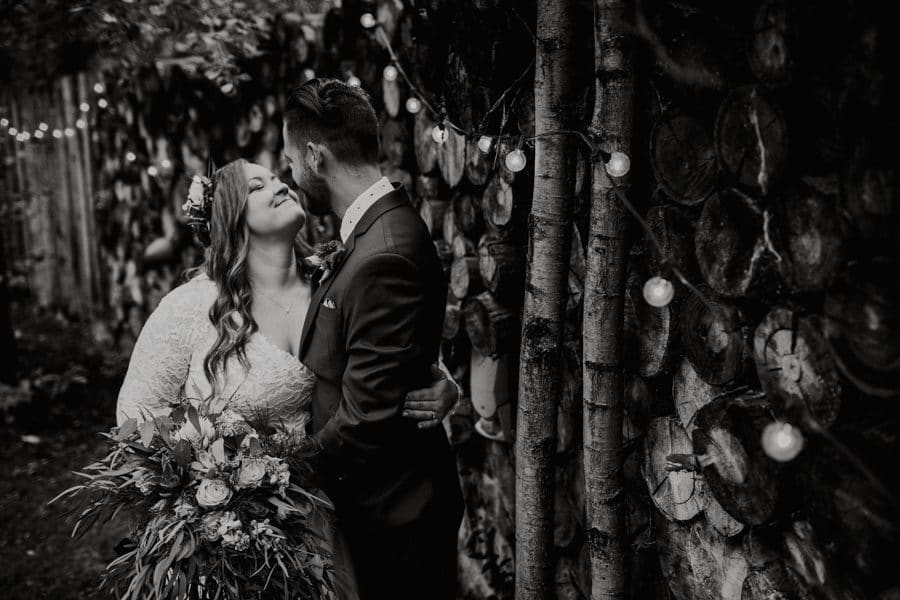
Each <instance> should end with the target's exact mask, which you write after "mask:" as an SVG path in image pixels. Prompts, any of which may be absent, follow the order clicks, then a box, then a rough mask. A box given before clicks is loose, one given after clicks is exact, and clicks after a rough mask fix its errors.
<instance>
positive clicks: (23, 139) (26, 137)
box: [19, 131, 31, 142]
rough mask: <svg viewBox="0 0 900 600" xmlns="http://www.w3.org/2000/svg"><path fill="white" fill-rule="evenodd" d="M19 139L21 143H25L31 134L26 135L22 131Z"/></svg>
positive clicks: (26, 133) (25, 132)
mask: <svg viewBox="0 0 900 600" xmlns="http://www.w3.org/2000/svg"><path fill="white" fill-rule="evenodd" d="M19 137H20V138H22V141H23V142H27V141H28V140H30V139H31V134H30V133H28V132H27V131H23V132H22V133H20V134H19Z"/></svg>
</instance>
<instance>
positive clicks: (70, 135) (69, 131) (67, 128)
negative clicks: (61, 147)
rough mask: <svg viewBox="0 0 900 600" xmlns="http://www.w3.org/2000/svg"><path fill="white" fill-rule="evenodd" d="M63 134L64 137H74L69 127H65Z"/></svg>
mask: <svg viewBox="0 0 900 600" xmlns="http://www.w3.org/2000/svg"><path fill="white" fill-rule="evenodd" d="M63 133H65V134H66V137H72V136H73V135H75V130H74V129H72V128H71V127H66V130H65V131H64V132H63Z"/></svg>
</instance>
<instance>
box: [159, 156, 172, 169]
mask: <svg viewBox="0 0 900 600" xmlns="http://www.w3.org/2000/svg"><path fill="white" fill-rule="evenodd" d="M159 166H161V167H162V168H163V169H171V168H172V161H171V160H169V159H168V158H164V159H162V161H160V163H159Z"/></svg>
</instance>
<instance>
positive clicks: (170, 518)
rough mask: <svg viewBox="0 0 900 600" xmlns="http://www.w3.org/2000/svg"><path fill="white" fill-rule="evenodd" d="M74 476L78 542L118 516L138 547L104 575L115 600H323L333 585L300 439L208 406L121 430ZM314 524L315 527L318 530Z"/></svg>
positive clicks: (257, 419)
mask: <svg viewBox="0 0 900 600" xmlns="http://www.w3.org/2000/svg"><path fill="white" fill-rule="evenodd" d="M102 435H103V436H104V438H105V439H106V441H107V444H108V446H109V452H108V453H107V454H106V456H104V457H103V458H102V459H101V460H100V461H98V462H95V463H93V464H91V465H89V466H87V467H86V468H85V469H84V470H83V472H81V473H78V475H80V476H81V477H83V478H85V480H86V481H85V483H83V484H81V485H78V486H75V487H73V488H70V489H68V490H66V491H64V492H63V493H62V494H60V495H59V496H57V498H55V499H54V500H53V502H56V501H57V500H60V499H63V498H65V499H67V501H69V502H72V503H73V504H72V506H71V508H70V511H69V513H70V514H75V515H77V517H76V523H75V528H74V530H73V533H72V535H73V537H76V538H78V537H80V536H81V535H83V534H84V533H85V532H86V531H87V530H88V529H90V528H91V527H93V526H95V525H97V524H100V523H104V522H107V521H109V520H110V519H112V518H114V517H115V516H116V515H117V514H119V512H120V511H122V510H123V509H124V510H125V511H126V512H127V513H129V514H130V516H131V518H132V524H133V543H132V544H130V545H129V547H128V548H127V551H126V552H125V553H124V554H122V555H121V556H119V557H118V558H117V559H116V560H114V561H113V562H112V563H110V564H109V565H108V566H107V572H106V574H105V576H104V580H103V583H102V584H101V587H103V588H105V589H107V590H109V591H110V592H111V593H113V594H115V596H116V597H117V598H129V599H139V598H140V599H145V598H160V599H161V598H169V599H173V600H174V599H182V598H198V599H200V598H226V599H232V598H234V599H237V598H248V599H249V598H297V597H299V598H311V599H315V598H323V597H328V596H329V594H330V593H331V592H332V591H333V589H334V585H333V581H332V572H331V557H330V555H329V553H328V551H327V549H326V548H327V547H326V546H325V545H324V544H323V542H324V540H323V538H322V537H321V534H322V532H323V531H324V529H323V527H322V523H324V522H326V521H324V520H323V519H325V517H326V516H327V515H326V513H327V512H328V511H330V510H331V506H330V505H329V504H328V503H327V501H326V500H324V499H322V498H320V497H319V496H317V495H316V494H315V491H314V488H313V487H312V486H311V484H310V479H311V478H310V469H309V466H308V462H307V460H308V458H309V456H310V452H311V448H310V444H309V443H308V440H307V438H305V437H304V436H303V435H302V433H298V432H294V431H291V430H289V429H287V428H285V427H284V426H282V425H281V424H278V423H272V422H271V420H270V419H268V418H267V416H266V415H264V414H260V415H255V416H254V417H253V418H251V419H250V421H249V422H248V421H247V420H245V419H243V418H242V417H241V416H240V415H238V414H237V413H235V412H233V411H231V410H225V411H222V412H220V413H212V412H210V410H209V406H208V405H206V404H203V403H196V402H193V401H191V402H185V403H182V404H180V405H178V406H177V407H175V408H174V409H173V410H171V411H170V412H169V414H167V415H164V416H155V417H153V416H149V415H148V416H147V418H146V420H144V421H142V422H139V421H137V420H136V419H129V420H127V421H125V422H124V423H123V424H122V426H121V427H118V428H113V429H112V430H111V431H110V432H109V433H103V434H102ZM317 524H318V525H317Z"/></svg>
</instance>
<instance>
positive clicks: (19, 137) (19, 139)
mask: <svg viewBox="0 0 900 600" xmlns="http://www.w3.org/2000/svg"><path fill="white" fill-rule="evenodd" d="M24 135H25V134H24V133H20V134H18V135H17V136H16V141H17V142H24V141H25V138H24V137H23V136H24Z"/></svg>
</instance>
